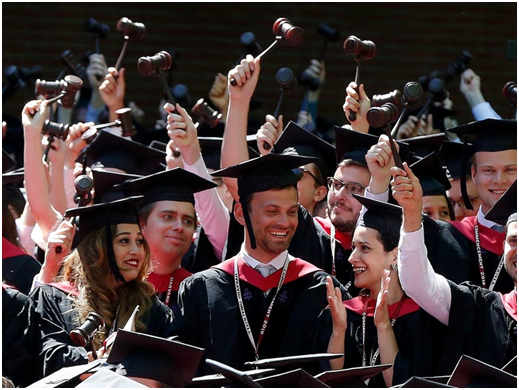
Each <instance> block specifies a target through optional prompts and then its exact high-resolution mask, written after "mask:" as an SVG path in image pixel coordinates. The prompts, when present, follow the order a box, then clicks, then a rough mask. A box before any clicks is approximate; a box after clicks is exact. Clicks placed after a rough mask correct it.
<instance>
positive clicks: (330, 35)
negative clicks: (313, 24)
mask: <svg viewBox="0 0 519 390" xmlns="http://www.w3.org/2000/svg"><path fill="white" fill-rule="evenodd" d="M317 32H318V33H319V35H322V36H323V37H325V38H326V40H328V41H330V42H335V41H337V40H338V39H339V38H340V37H341V32H340V31H339V30H336V29H334V28H332V27H330V26H328V25H327V24H326V23H324V22H323V23H319V26H318V27H317Z"/></svg>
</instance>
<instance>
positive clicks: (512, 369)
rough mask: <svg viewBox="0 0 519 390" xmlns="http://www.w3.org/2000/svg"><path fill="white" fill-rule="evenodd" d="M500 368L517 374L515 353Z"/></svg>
mask: <svg viewBox="0 0 519 390" xmlns="http://www.w3.org/2000/svg"><path fill="white" fill-rule="evenodd" d="M516 221H517V216H516ZM502 370H503V371H506V372H508V373H509V374H512V375H515V376H517V355H515V356H514V357H513V358H512V359H511V360H510V361H509V362H508V363H506V364H505V365H504V366H503V368H502Z"/></svg>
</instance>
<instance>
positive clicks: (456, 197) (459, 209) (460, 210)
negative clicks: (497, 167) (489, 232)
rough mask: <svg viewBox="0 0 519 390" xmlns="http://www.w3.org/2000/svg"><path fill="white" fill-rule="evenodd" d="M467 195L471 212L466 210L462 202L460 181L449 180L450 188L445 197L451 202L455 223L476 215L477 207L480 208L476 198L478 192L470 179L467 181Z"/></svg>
mask: <svg viewBox="0 0 519 390" xmlns="http://www.w3.org/2000/svg"><path fill="white" fill-rule="evenodd" d="M466 182H467V194H468V196H469V200H470V203H471V204H472V208H473V210H468V209H467V208H466V207H465V203H464V202H463V196H462V195H461V182H460V179H454V180H451V181H450V183H451V188H449V189H448V190H447V196H448V197H449V200H450V201H451V204H452V207H453V209H454V215H455V216H456V221H461V220H462V219H463V218H465V217H470V216H473V215H477V213H478V210H479V206H481V199H479V196H478V190H477V189H476V185H475V184H474V182H473V181H472V179H467V180H466Z"/></svg>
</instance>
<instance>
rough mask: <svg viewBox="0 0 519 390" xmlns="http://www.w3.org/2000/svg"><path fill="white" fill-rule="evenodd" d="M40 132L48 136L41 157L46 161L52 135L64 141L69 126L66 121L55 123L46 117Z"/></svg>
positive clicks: (52, 139) (52, 138)
mask: <svg viewBox="0 0 519 390" xmlns="http://www.w3.org/2000/svg"><path fill="white" fill-rule="evenodd" d="M41 133H42V134H44V135H48V136H49V141H48V144H47V147H46V148H45V151H44V152H43V158H44V160H45V161H47V156H48V155H49V151H50V147H51V144H52V142H53V141H54V137H57V138H59V139H61V140H63V141H65V140H66V139H67V137H68V133H69V128H68V125H67V124H66V123H56V122H52V121H50V120H49V119H46V120H45V122H43V126H42V128H41Z"/></svg>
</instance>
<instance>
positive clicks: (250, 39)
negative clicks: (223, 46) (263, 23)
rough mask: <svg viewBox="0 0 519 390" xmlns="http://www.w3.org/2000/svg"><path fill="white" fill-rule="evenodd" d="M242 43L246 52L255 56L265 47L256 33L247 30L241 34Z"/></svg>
mask: <svg viewBox="0 0 519 390" xmlns="http://www.w3.org/2000/svg"><path fill="white" fill-rule="evenodd" d="M240 43H241V44H242V45H243V47H244V49H245V53H246V54H251V55H253V56H254V57H255V56H257V55H259V54H260V53H261V51H262V50H263V48H262V47H261V46H260V44H259V43H258V42H257V41H256V36H255V35H254V33H252V32H250V31H247V32H244V33H243V34H242V35H241V36H240Z"/></svg>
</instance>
